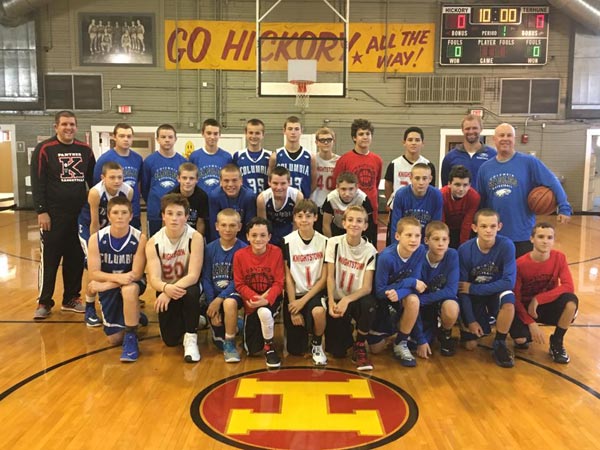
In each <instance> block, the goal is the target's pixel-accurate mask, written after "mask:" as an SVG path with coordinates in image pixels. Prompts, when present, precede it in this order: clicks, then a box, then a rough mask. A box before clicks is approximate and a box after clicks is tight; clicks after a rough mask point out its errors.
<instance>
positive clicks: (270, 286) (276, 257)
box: [233, 244, 285, 314]
mask: <svg viewBox="0 0 600 450" xmlns="http://www.w3.org/2000/svg"><path fill="white" fill-rule="evenodd" d="M284 280H285V269H284V264H283V254H282V253H281V249H280V248H279V247H276V246H274V245H271V244H267V251H266V252H264V253H263V254H262V255H256V254H254V253H253V252H252V247H250V246H248V247H244V248H241V249H239V250H238V251H237V252H235V254H234V255H233V283H234V285H235V290H236V291H237V292H238V293H239V294H240V296H241V297H242V300H243V302H244V309H245V310H246V313H247V314H250V313H252V312H254V311H255V308H254V307H252V306H250V305H249V304H248V301H249V300H253V299H254V297H255V296H258V295H262V294H264V293H265V292H266V291H267V290H268V291H269V292H268V293H267V295H266V296H265V298H266V299H267V301H268V302H269V304H270V305H272V304H274V303H275V300H277V297H279V296H280V295H281V293H282V292H283V283H284Z"/></svg>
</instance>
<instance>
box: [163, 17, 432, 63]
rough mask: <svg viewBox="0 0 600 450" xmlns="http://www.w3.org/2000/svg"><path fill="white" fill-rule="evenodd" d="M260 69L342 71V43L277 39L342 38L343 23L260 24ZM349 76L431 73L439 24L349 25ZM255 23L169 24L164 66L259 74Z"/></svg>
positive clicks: (166, 26)
mask: <svg viewBox="0 0 600 450" xmlns="http://www.w3.org/2000/svg"><path fill="white" fill-rule="evenodd" d="M261 36H262V37H263V38H265V37H273V38H274V39H268V40H266V39H263V40H262V45H261V59H262V67H263V69H265V70H286V69H287V62H286V61H287V60H288V59H316V60H317V61H318V70H319V71H323V70H340V71H341V70H343V66H342V61H343V44H342V42H343V41H337V42H336V41H332V40H314V39H313V40H310V39H308V40H300V41H289V40H282V39H277V38H285V37H290V38H299V37H300V38H315V37H316V38H332V37H343V36H344V27H343V25H342V24H323V23H267V24H264V23H263V24H262V25H261ZM348 45H349V51H348V61H347V63H348V69H349V71H350V72H383V71H384V69H385V68H386V67H387V71H388V72H398V73H417V72H420V73H423V72H433V60H434V50H435V25H434V24H432V23H417V24H414V23H391V24H388V30H387V36H386V34H385V25H384V24H382V23H356V24H350V38H349V41H348ZM255 46H256V26H255V24H254V22H228V21H203V20H180V21H178V22H177V27H175V21H173V20H166V21H165V67H166V68H167V69H170V70H173V69H176V68H177V61H178V60H179V68H180V69H222V70H256V51H255Z"/></svg>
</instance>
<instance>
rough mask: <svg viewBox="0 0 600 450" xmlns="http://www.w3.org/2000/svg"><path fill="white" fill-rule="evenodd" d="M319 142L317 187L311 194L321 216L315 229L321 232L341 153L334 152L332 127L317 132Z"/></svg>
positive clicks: (316, 159) (317, 142)
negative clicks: (326, 200)
mask: <svg viewBox="0 0 600 450" xmlns="http://www.w3.org/2000/svg"><path fill="white" fill-rule="evenodd" d="M315 141H316V144H317V155H316V157H315V161H316V164H317V187H316V188H315V189H313V191H312V193H311V194H310V199H311V200H312V201H313V202H315V203H316V204H317V207H318V208H319V218H318V220H317V222H316V223H315V229H316V230H318V231H319V232H322V230H323V210H322V208H323V203H325V199H326V198H327V195H328V194H329V193H330V192H331V191H333V190H334V189H335V178H333V171H334V170H335V164H336V162H337V160H338V159H340V155H337V154H335V153H333V144H334V142H335V133H334V132H333V130H332V129H330V128H327V127H323V128H319V129H318V130H317V132H316V133H315Z"/></svg>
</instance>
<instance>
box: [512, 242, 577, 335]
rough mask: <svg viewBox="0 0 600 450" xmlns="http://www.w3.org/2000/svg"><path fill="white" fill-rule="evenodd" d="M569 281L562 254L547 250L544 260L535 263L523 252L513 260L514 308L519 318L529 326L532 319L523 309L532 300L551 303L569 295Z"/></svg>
mask: <svg viewBox="0 0 600 450" xmlns="http://www.w3.org/2000/svg"><path fill="white" fill-rule="evenodd" d="M574 290H575V288H574V286H573V278H572V277H571V271H570V270H569V266H568V265H567V258H566V257H565V255H564V253H561V252H559V251H557V250H551V251H550V257H549V258H548V259H547V260H546V261H542V262H538V261H534V260H533V259H531V253H527V254H525V255H523V256H521V257H520V258H519V259H517V282H516V284H515V296H516V297H517V302H516V303H515V308H516V311H517V314H518V315H519V318H520V319H521V320H522V321H523V323H525V324H526V325H529V324H531V323H533V322H535V320H534V319H533V317H531V316H530V315H529V313H528V312H527V306H528V305H529V303H530V302H531V299H532V298H533V297H535V298H536V299H537V301H538V303H539V304H540V305H543V304H545V303H551V302H553V301H554V300H556V299H557V298H558V297H560V296H561V295H562V294H565V293H567V292H571V293H573V292H574Z"/></svg>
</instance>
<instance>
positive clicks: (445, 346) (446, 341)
mask: <svg viewBox="0 0 600 450" xmlns="http://www.w3.org/2000/svg"><path fill="white" fill-rule="evenodd" d="M439 341H440V353H441V354H442V356H454V354H455V353H456V341H455V340H454V339H452V337H451V336H445V335H444V334H443V333H440V335H439Z"/></svg>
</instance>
